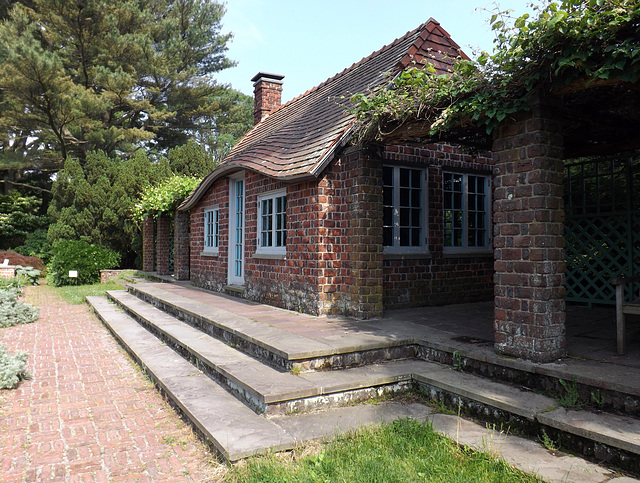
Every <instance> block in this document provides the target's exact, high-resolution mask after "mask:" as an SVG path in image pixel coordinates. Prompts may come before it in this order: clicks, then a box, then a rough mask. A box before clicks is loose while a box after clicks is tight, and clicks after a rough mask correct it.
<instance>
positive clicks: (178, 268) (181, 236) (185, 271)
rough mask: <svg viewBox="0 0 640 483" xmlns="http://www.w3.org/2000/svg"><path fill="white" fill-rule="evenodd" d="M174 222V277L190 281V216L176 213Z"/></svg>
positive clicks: (179, 212) (182, 212) (181, 212)
mask: <svg viewBox="0 0 640 483" xmlns="http://www.w3.org/2000/svg"><path fill="white" fill-rule="evenodd" d="M173 220H174V221H173V223H174V225H173V275H174V277H175V279H176V280H189V214H188V213H186V212H184V211H176V212H175V213H174V215H173Z"/></svg>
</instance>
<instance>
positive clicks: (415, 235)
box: [411, 228, 422, 247]
mask: <svg viewBox="0 0 640 483" xmlns="http://www.w3.org/2000/svg"><path fill="white" fill-rule="evenodd" d="M421 234H422V230H421V229H420V228H413V229H412V230H411V246H414V247H419V246H420V242H421V240H420V239H421V238H422V237H421Z"/></svg>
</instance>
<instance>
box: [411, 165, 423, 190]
mask: <svg viewBox="0 0 640 483" xmlns="http://www.w3.org/2000/svg"><path fill="white" fill-rule="evenodd" d="M411 187H412V188H422V171H420V170H418V169H412V170H411Z"/></svg>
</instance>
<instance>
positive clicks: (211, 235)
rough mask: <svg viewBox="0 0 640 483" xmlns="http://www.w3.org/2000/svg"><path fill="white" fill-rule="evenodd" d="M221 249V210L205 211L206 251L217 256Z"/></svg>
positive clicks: (210, 209) (208, 209)
mask: <svg viewBox="0 0 640 483" xmlns="http://www.w3.org/2000/svg"><path fill="white" fill-rule="evenodd" d="M219 248H220V209H219V208H207V209H205V210H204V251H205V252H207V253H212V254H217V253H218V249H219Z"/></svg>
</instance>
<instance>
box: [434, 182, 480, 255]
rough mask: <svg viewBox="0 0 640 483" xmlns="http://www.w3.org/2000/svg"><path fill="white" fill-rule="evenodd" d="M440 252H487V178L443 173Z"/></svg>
mask: <svg viewBox="0 0 640 483" xmlns="http://www.w3.org/2000/svg"><path fill="white" fill-rule="evenodd" d="M442 178H443V186H442V192H443V193H442V194H443V198H444V200H443V208H444V210H443V213H444V250H445V251H449V252H455V251H489V250H491V233H490V230H489V228H490V223H489V220H490V210H489V207H490V201H491V196H490V177H489V176H485V175H479V174H470V173H452V172H443V173H442Z"/></svg>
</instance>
